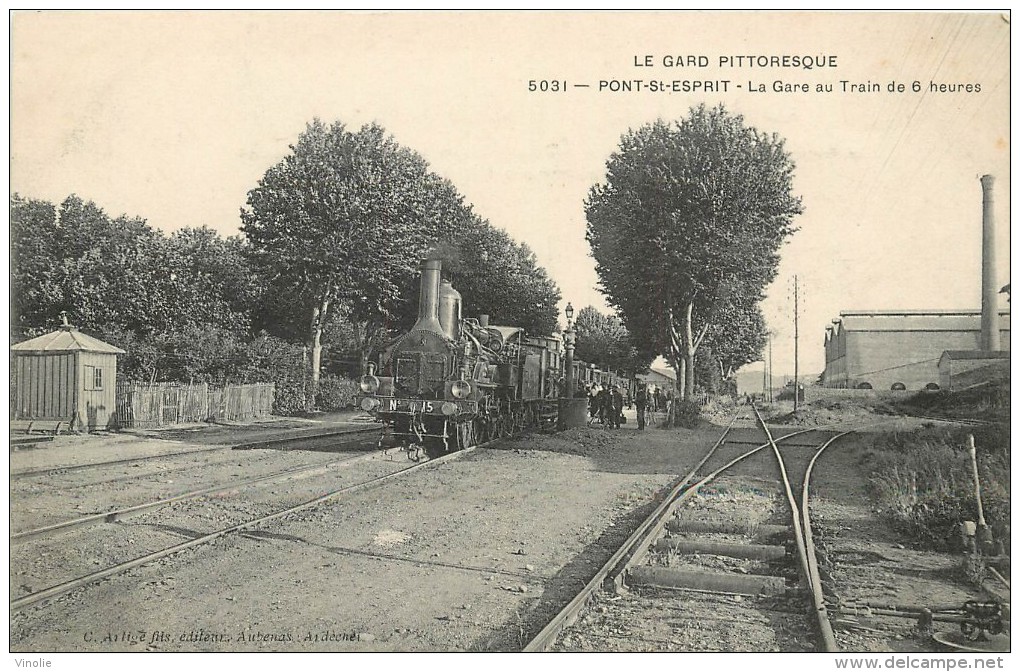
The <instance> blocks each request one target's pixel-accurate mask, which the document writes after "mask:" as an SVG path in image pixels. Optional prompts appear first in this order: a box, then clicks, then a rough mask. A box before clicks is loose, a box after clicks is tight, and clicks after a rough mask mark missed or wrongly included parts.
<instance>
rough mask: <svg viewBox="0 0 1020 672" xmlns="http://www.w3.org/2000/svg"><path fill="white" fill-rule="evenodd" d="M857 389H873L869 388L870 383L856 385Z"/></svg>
mask: <svg viewBox="0 0 1020 672" xmlns="http://www.w3.org/2000/svg"><path fill="white" fill-rule="evenodd" d="M857 389H858V390H871V389H874V388H872V387H871V383H857Z"/></svg>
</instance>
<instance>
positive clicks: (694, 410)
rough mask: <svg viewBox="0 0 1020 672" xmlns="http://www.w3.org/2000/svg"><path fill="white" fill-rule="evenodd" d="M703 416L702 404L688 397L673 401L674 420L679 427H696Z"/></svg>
mask: <svg viewBox="0 0 1020 672" xmlns="http://www.w3.org/2000/svg"><path fill="white" fill-rule="evenodd" d="M699 418H701V406H699V405H698V404H696V403H695V402H693V401H690V400H688V399H679V400H676V401H674V402H673V420H674V421H675V422H676V424H677V426H678V427H684V428H686V429H694V428H695V427H697V425H698V419H699Z"/></svg>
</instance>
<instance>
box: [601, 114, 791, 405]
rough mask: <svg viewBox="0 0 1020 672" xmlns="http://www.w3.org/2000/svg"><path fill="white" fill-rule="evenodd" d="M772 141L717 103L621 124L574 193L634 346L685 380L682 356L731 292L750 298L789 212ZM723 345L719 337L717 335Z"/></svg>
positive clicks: (690, 360) (772, 258)
mask: <svg viewBox="0 0 1020 672" xmlns="http://www.w3.org/2000/svg"><path fill="white" fill-rule="evenodd" d="M793 170H794V164H793V162H792V160H791V159H790V156H789V154H788V153H787V151H786V149H785V147H784V142H783V140H782V139H781V138H780V137H779V136H777V135H775V134H765V133H761V132H759V131H758V130H756V129H755V128H753V127H749V126H747V125H745V123H744V120H743V117H741V116H739V115H733V114H730V113H729V112H727V111H726V110H725V109H724V108H723V107H721V106H720V107H716V108H711V109H709V108H707V107H705V106H704V105H702V106H700V107H697V108H694V109H692V110H691V112H690V114H689V115H688V116H687V117H686V118H684V119H682V120H680V121H677V122H674V123H667V122H665V121H661V120H660V121H657V122H655V123H653V124H649V125H646V126H643V127H641V128H639V129H638V130H637V131H633V130H632V131H629V132H628V133H627V134H626V135H624V137H623V139H622V140H621V143H620V149H619V151H618V152H616V153H614V154H613V155H612V156H611V157H610V159H609V161H608V163H607V177H606V182H605V183H604V184H596V185H595V186H594V187H593V188H592V189H591V191H590V192H589V195H588V198H587V200H586V202H585V213H586V216H587V220H588V227H587V238H588V241H589V243H590V245H591V249H592V254H593V256H594V258H595V261H596V270H597V272H598V274H599V281H600V284H601V286H602V288H603V290H604V291H605V293H606V295H607V297H608V300H609V302H610V303H611V304H612V305H614V306H615V307H616V308H617V309H618V310H619V312H620V314H621V315H622V316H623V317H624V319H625V321H626V323H627V325H628V327H629V328H630V330H631V333H632V335H633V336H634V338H635V340H636V342H637V343H638V345H639V346H641V347H645V348H648V349H651V350H653V351H655V352H659V353H662V354H664V355H666V356H667V357H668V359H669V360H670V362H671V364H672V366H673V368H674V369H675V370H676V372H677V378H678V381H682V391H683V393H684V394H685V395H690V394H691V393H692V392H693V390H694V357H695V353H696V352H697V350H698V347H699V346H700V345H701V343H702V342H703V341H704V339H705V338H706V336H707V334H708V332H709V330H710V329H711V328H712V326H713V325H721V326H722V327H723V328H722V330H721V331H719V332H717V338H719V339H721V338H723V337H724V336H725V335H726V334H728V333H729V331H730V329H738V328H740V327H739V325H736V324H734V325H730V324H727V323H726V322H725V317H724V316H725V315H726V313H727V309H726V307H727V305H728V304H730V303H734V298H733V297H738V296H740V295H742V294H743V295H748V296H755V297H760V295H761V293H762V291H763V288H764V287H765V286H766V285H767V284H768V283H769V282H771V281H772V279H773V278H774V277H775V274H776V267H777V265H778V261H779V248H780V246H781V245H782V243H783V241H784V240H785V239H786V237H787V236H789V235H790V234H791V233H793V231H794V228H793V225H792V222H793V217H794V216H795V215H797V214H799V213H800V212H801V203H800V199H799V198H797V197H795V196H794V195H793V193H792V180H793ZM717 346H718V347H720V349H725V346H724V345H723V344H722V343H717Z"/></svg>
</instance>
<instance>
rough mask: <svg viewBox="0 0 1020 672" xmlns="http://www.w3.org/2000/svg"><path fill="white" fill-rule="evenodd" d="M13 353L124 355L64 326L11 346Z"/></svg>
mask: <svg viewBox="0 0 1020 672" xmlns="http://www.w3.org/2000/svg"><path fill="white" fill-rule="evenodd" d="M11 350H12V351H14V352H32V353H39V352H103V353H109V354H113V355H123V354H125V353H124V351H123V350H121V349H120V348H118V347H116V346H113V345H110V344H109V343H103V342H102V341H100V340H99V339H98V338H92V337H91V336H88V335H86V334H83V333H81V332H80V331H78V330H77V329H75V328H74V327H70V326H65V327H61V328H60V329H58V330H57V331H53V332H50V333H48V334H45V335H43V336H36V337H35V338H32V339H29V340H27V341H23V342H21V343H17V344H15V345H12V346H11Z"/></svg>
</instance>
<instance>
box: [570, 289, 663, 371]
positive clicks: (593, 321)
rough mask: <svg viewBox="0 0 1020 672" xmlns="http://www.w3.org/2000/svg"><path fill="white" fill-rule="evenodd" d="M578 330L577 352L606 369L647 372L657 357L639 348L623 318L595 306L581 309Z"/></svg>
mask: <svg viewBox="0 0 1020 672" xmlns="http://www.w3.org/2000/svg"><path fill="white" fill-rule="evenodd" d="M574 332H575V333H576V337H577V341H576V342H577V345H576V347H575V349H574V356H575V357H577V358H578V359H580V360H582V361H585V362H588V363H589V364H594V365H595V366H597V367H598V368H600V369H602V370H603V371H621V372H625V373H631V374H636V373H643V372H645V371H647V370H648V365H649V364H650V363H651V361H652V359H653V357H652V356H651V355H642V354H640V353H639V352H638V350H637V348H636V347H634V344H633V342H632V341H631V338H630V333H629V332H628V331H627V328H626V327H625V326H623V323H622V322H620V320H619V318H617V317H615V316H613V315H603V314H602V313H600V312H599V311H598V310H596V309H595V307H594V306H585V307H584V308H582V309H581V310H579V311H578V313H577V319H576V320H575V321H574Z"/></svg>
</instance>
